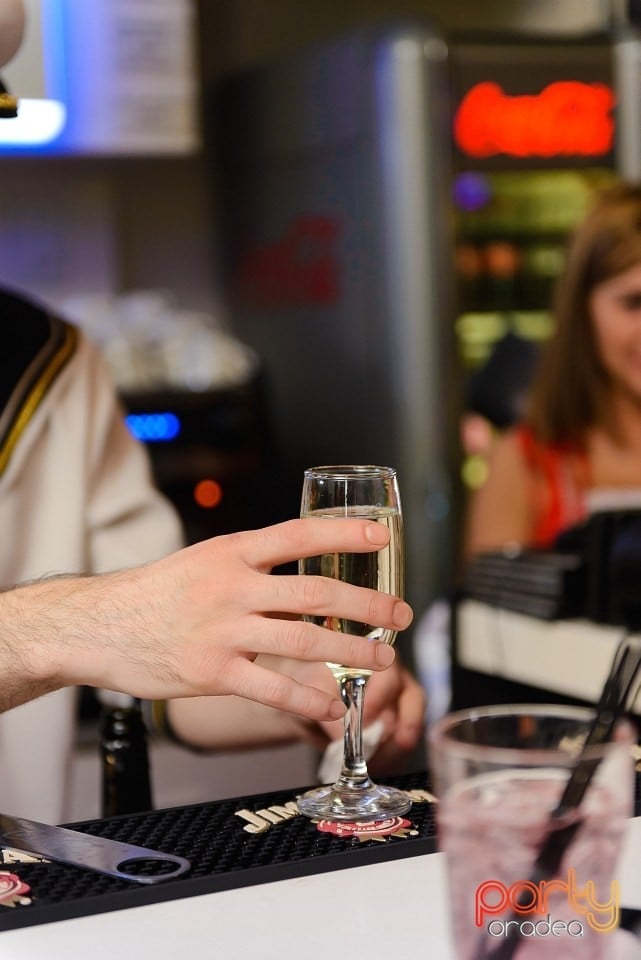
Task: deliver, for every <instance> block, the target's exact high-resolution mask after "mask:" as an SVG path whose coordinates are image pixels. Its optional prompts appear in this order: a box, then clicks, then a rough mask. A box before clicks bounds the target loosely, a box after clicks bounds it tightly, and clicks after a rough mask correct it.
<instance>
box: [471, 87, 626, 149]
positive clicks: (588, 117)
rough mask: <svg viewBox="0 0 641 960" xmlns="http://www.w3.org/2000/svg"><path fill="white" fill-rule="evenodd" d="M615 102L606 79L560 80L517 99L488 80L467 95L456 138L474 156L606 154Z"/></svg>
mask: <svg viewBox="0 0 641 960" xmlns="http://www.w3.org/2000/svg"><path fill="white" fill-rule="evenodd" d="M614 104H615V97H614V93H613V91H612V90H611V89H610V87H608V86H606V85H605V84H603V83H582V82H580V81H578V80H558V81H556V82H555V83H550V84H549V85H548V86H547V87H545V88H544V89H543V90H541V92H540V93H536V94H530V95H527V96H524V95H521V96H514V97H511V96H509V95H508V94H506V93H505V92H504V91H503V90H502V89H501V87H500V86H499V85H498V83H491V82H489V81H485V82H483V83H477V84H476V85H475V86H474V87H472V88H471V89H470V90H468V92H467V93H466V94H465V96H464V97H463V100H462V101H461V103H460V106H459V108H458V110H457V111H456V115H455V117H454V139H455V141H456V145H457V146H458V148H459V149H460V150H461V151H462V152H463V153H466V154H468V156H471V157H492V156H495V155H496V154H499V153H502V154H506V155H508V156H512V157H556V156H589V157H598V156H603V155H604V154H607V153H609V152H610V151H611V149H612V145H613V141H614V119H613V117H612V110H613V108H614Z"/></svg>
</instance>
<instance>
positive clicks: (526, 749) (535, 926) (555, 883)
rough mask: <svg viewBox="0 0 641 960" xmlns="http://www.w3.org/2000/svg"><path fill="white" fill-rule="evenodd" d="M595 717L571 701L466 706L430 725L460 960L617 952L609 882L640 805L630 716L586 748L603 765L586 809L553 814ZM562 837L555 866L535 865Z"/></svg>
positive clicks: (592, 959) (591, 957)
mask: <svg viewBox="0 0 641 960" xmlns="http://www.w3.org/2000/svg"><path fill="white" fill-rule="evenodd" d="M594 716H595V713H594V710H591V709H588V708H586V709H583V708H580V707H574V706H566V705H560V706H557V705H549V704H539V705H536V704H535V705H532V704H508V705H503V706H489V707H474V708H472V709H470V710H461V711H460V712H458V713H452V714H449V715H448V716H446V717H443V718H442V719H441V720H439V721H438V722H437V723H435V724H434V726H433V727H432V728H431V729H430V732H429V747H430V767H431V771H432V774H433V776H434V780H435V786H436V790H437V794H438V797H439V804H438V810H437V816H438V828H439V845H440V848H441V850H443V851H444V852H445V855H446V863H447V875H448V887H449V897H448V902H449V906H450V913H451V924H452V934H453V939H454V944H455V956H456V957H457V958H458V960H481V958H486V960H490V958H491V960H495V958H496V960H498V958H507V957H512V956H513V955H514V960H554V958H558V960H575V958H576V960H605V958H606V957H608V958H610V957H612V958H614V957H615V956H617V957H618V956H619V954H618V953H617V952H616V951H615V952H611V951H610V938H609V937H608V936H606V934H607V933H610V932H612V929H613V928H614V927H616V926H617V925H618V910H619V902H618V888H617V887H616V885H615V884H614V882H613V878H614V874H615V868H616V863H617V859H618V856H619V853H620V851H621V847H622V844H623V840H624V836H625V824H626V819H627V818H628V817H630V816H631V815H632V809H633V798H634V764H633V760H632V756H631V753H630V747H631V745H632V743H634V732H633V730H632V728H631V726H630V724H628V723H627V721H621V722H620V724H619V725H618V727H617V730H616V733H615V736H614V737H613V739H612V740H609V741H607V742H606V743H603V744H600V745H598V746H595V747H593V748H590V753H589V756H590V758H591V759H592V760H594V761H595V763H596V764H597V767H596V772H595V773H594V776H593V778H592V780H591V782H590V784H589V786H588V788H587V791H586V794H585V797H584V798H583V800H582V802H581V804H580V806H579V807H578V808H576V809H574V810H571V811H568V813H567V814H565V815H564V816H563V817H561V818H559V819H557V820H551V819H550V817H551V813H552V811H553V810H555V809H556V807H557V805H558V802H559V800H560V798H561V795H562V793H563V789H564V787H565V784H566V782H567V780H568V777H569V776H570V772H571V771H572V769H573V768H574V765H575V764H576V761H577V757H578V756H579V754H580V752H581V750H582V748H583V743H584V741H585V738H586V736H587V734H588V731H589V730H590V729H591V727H592V724H593V723H594ZM568 831H570V833H569V834H568ZM572 831H575V832H574V833H572ZM555 833H556V835H557V838H558V840H557V842H559V843H562V844H563V849H564V853H563V856H562V859H561V861H560V864H559V865H558V866H556V868H555V869H553V870H552V871H551V872H545V871H541V870H540V869H539V870H537V869H535V863H536V862H537V858H538V855H539V852H540V851H541V849H542V847H543V844H544V842H546V841H548V840H549V839H550V837H551V836H553V835H554V834H555ZM566 834H567V835H568V836H569V840H568V839H567V837H566ZM523 892H526V893H527V896H526V898H525V902H523V900H521V899H519V896H520V895H521V894H522V893H523ZM515 934H517V935H518V939H517V941H516V944H514V943H511V937H513V936H514V935H515ZM613 943H614V941H613Z"/></svg>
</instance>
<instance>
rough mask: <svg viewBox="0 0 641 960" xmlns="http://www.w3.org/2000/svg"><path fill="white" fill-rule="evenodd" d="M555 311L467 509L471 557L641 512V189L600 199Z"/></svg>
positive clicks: (574, 247)
mask: <svg viewBox="0 0 641 960" xmlns="http://www.w3.org/2000/svg"><path fill="white" fill-rule="evenodd" d="M554 315H555V330H554V333H553V335H552V337H551V339H550V341H549V343H548V344H547V346H546V349H545V351H544V353H543V356H542V359H541V362H540V364H539V367H538V370H537V372H536V375H535V378H534V382H533V385H532V388H531V392H530V395H529V403H528V405H527V410H526V414H525V416H524V418H523V421H522V422H521V423H520V424H519V425H517V426H516V427H514V428H511V429H509V430H507V431H506V432H505V433H504V434H503V436H502V437H501V438H500V439H499V440H498V442H497V443H496V445H495V447H494V450H493V453H492V457H491V461H490V466H489V475H488V479H487V481H486V483H485V484H484V486H482V487H481V489H480V490H479V491H478V492H477V493H476V494H475V496H474V498H473V499H472V502H471V504H470V510H469V515H468V522H467V528H466V533H465V543H464V552H465V555H466V556H467V557H468V558H469V557H470V556H473V555H474V554H478V553H480V552H483V551H489V550H496V549H500V548H502V547H505V546H506V545H512V544H514V545H519V546H524V547H549V546H551V545H552V544H553V542H554V540H555V538H556V537H557V536H558V534H559V533H560V532H561V531H563V530H565V529H566V528H568V527H570V526H573V525H574V524H576V523H579V522H580V521H581V520H582V519H584V518H585V517H586V516H587V515H588V514H590V513H592V512H594V511H596V510H602V509H608V508H611V509H614V508H623V507H628V506H638V507H641V186H638V185H636V184H620V185H617V186H616V187H614V188H610V189H609V190H607V191H605V192H604V193H602V194H601V195H599V196H598V197H597V198H596V200H595V202H594V204H593V206H592V207H591V209H590V210H589V212H588V214H587V216H586V217H585V219H584V220H583V222H582V223H581V224H580V225H579V227H578V228H577V229H576V231H575V232H574V234H573V236H572V238H571V241H570V245H569V249H568V254H567V260H566V265H565V268H564V271H563V273H562V275H561V277H560V278H559V282H558V286H557V293H556V299H555V304H554Z"/></svg>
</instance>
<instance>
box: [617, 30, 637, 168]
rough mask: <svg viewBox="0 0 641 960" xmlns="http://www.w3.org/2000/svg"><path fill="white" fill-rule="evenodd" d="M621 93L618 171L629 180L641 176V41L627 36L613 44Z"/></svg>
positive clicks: (618, 92)
mask: <svg viewBox="0 0 641 960" xmlns="http://www.w3.org/2000/svg"><path fill="white" fill-rule="evenodd" d="M613 51H614V70H615V77H616V80H615V85H616V92H617V111H618V122H617V156H616V166H617V172H618V173H620V174H621V176H622V177H624V179H626V180H638V179H639V177H640V176H641V111H640V110H639V97H640V96H641V41H640V40H639V38H638V37H637V36H636V35H633V36H624V37H622V38H620V39H619V40H617V41H616V42H615V43H614V45H613Z"/></svg>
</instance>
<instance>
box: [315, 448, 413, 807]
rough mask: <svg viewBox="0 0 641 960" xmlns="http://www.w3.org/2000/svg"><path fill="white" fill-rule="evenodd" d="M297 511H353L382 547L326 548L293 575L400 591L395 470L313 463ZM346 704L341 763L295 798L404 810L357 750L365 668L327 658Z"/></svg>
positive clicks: (379, 633) (382, 635)
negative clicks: (383, 540) (379, 528)
mask: <svg viewBox="0 0 641 960" xmlns="http://www.w3.org/2000/svg"><path fill="white" fill-rule="evenodd" d="M301 516H302V517H320V518H327V519H335V518H337V517H359V518H366V519H368V520H375V521H376V522H377V523H382V524H383V525H384V526H386V527H387V529H388V530H389V532H390V539H389V543H388V544H387V546H385V547H384V548H383V549H382V550H378V551H373V552H371V553H328V554H323V555H322V556H318V557H309V558H306V559H304V560H301V561H300V564H299V573H301V574H307V575H313V576H322V577H332V578H334V579H336V580H344V581H345V582H346V583H353V584H356V585H357V586H361V587H369V588H370V589H372V590H380V591H382V592H383V593H389V594H392V595H394V596H397V597H402V596H403V589H404V570H403V519H402V514H401V503H400V497H399V492H398V482H397V478H396V471H395V470H394V469H393V468H392V467H378V466H369V465H349V466H328V467H313V468H311V469H309V470H306V471H305V477H304V482H303V496H302V503H301ZM306 619H308V620H309V621H310V622H312V623H317V624H319V625H320V626H324V627H329V628H330V629H331V630H336V632H337V633H347V634H351V635H356V636H360V637H367V638H368V639H369V640H372V641H378V642H383V643H389V644H393V643H394V641H395V639H396V631H394V630H386V629H384V628H382V627H376V626H372V625H371V624H367V623H360V622H359V621H355V620H346V619H343V618H340V617H307V618H306ZM327 666H328V667H329V668H330V670H331V671H332V673H333V674H334V677H335V678H336V681H337V683H338V685H339V689H340V693H341V698H342V700H343V703H344V704H345V707H346V708H347V709H346V713H345V732H344V738H343V764H342V769H341V773H340V776H339V778H338V780H337V782H336V783H334V784H329V785H325V786H322V787H319V788H317V789H315V790H310V791H308V792H307V793H305V794H303V795H302V796H301V797H299V798H298V801H297V803H298V807H299V809H300V811H301V813H303V814H306V815H307V816H309V817H315V818H319V819H324V820H345V821H352V822H354V821H366V820H379V819H384V818H386V817H390V816H398V815H400V814H402V813H405V811H406V810H408V809H409V807H410V805H411V801H410V799H409V797H408V795H407V793H405V792H404V791H402V790H396V789H394V788H392V787H385V786H380V785H378V784H375V783H373V781H372V780H371V779H370V776H369V774H368V772H367V763H366V761H365V757H364V755H363V738H362V715H363V698H364V696H365V687H366V684H367V681H368V679H369V677H370V676H371V670H364V669H363V670H359V669H356V668H354V667H346V666H344V665H342V664H339V663H328V664H327Z"/></svg>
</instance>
